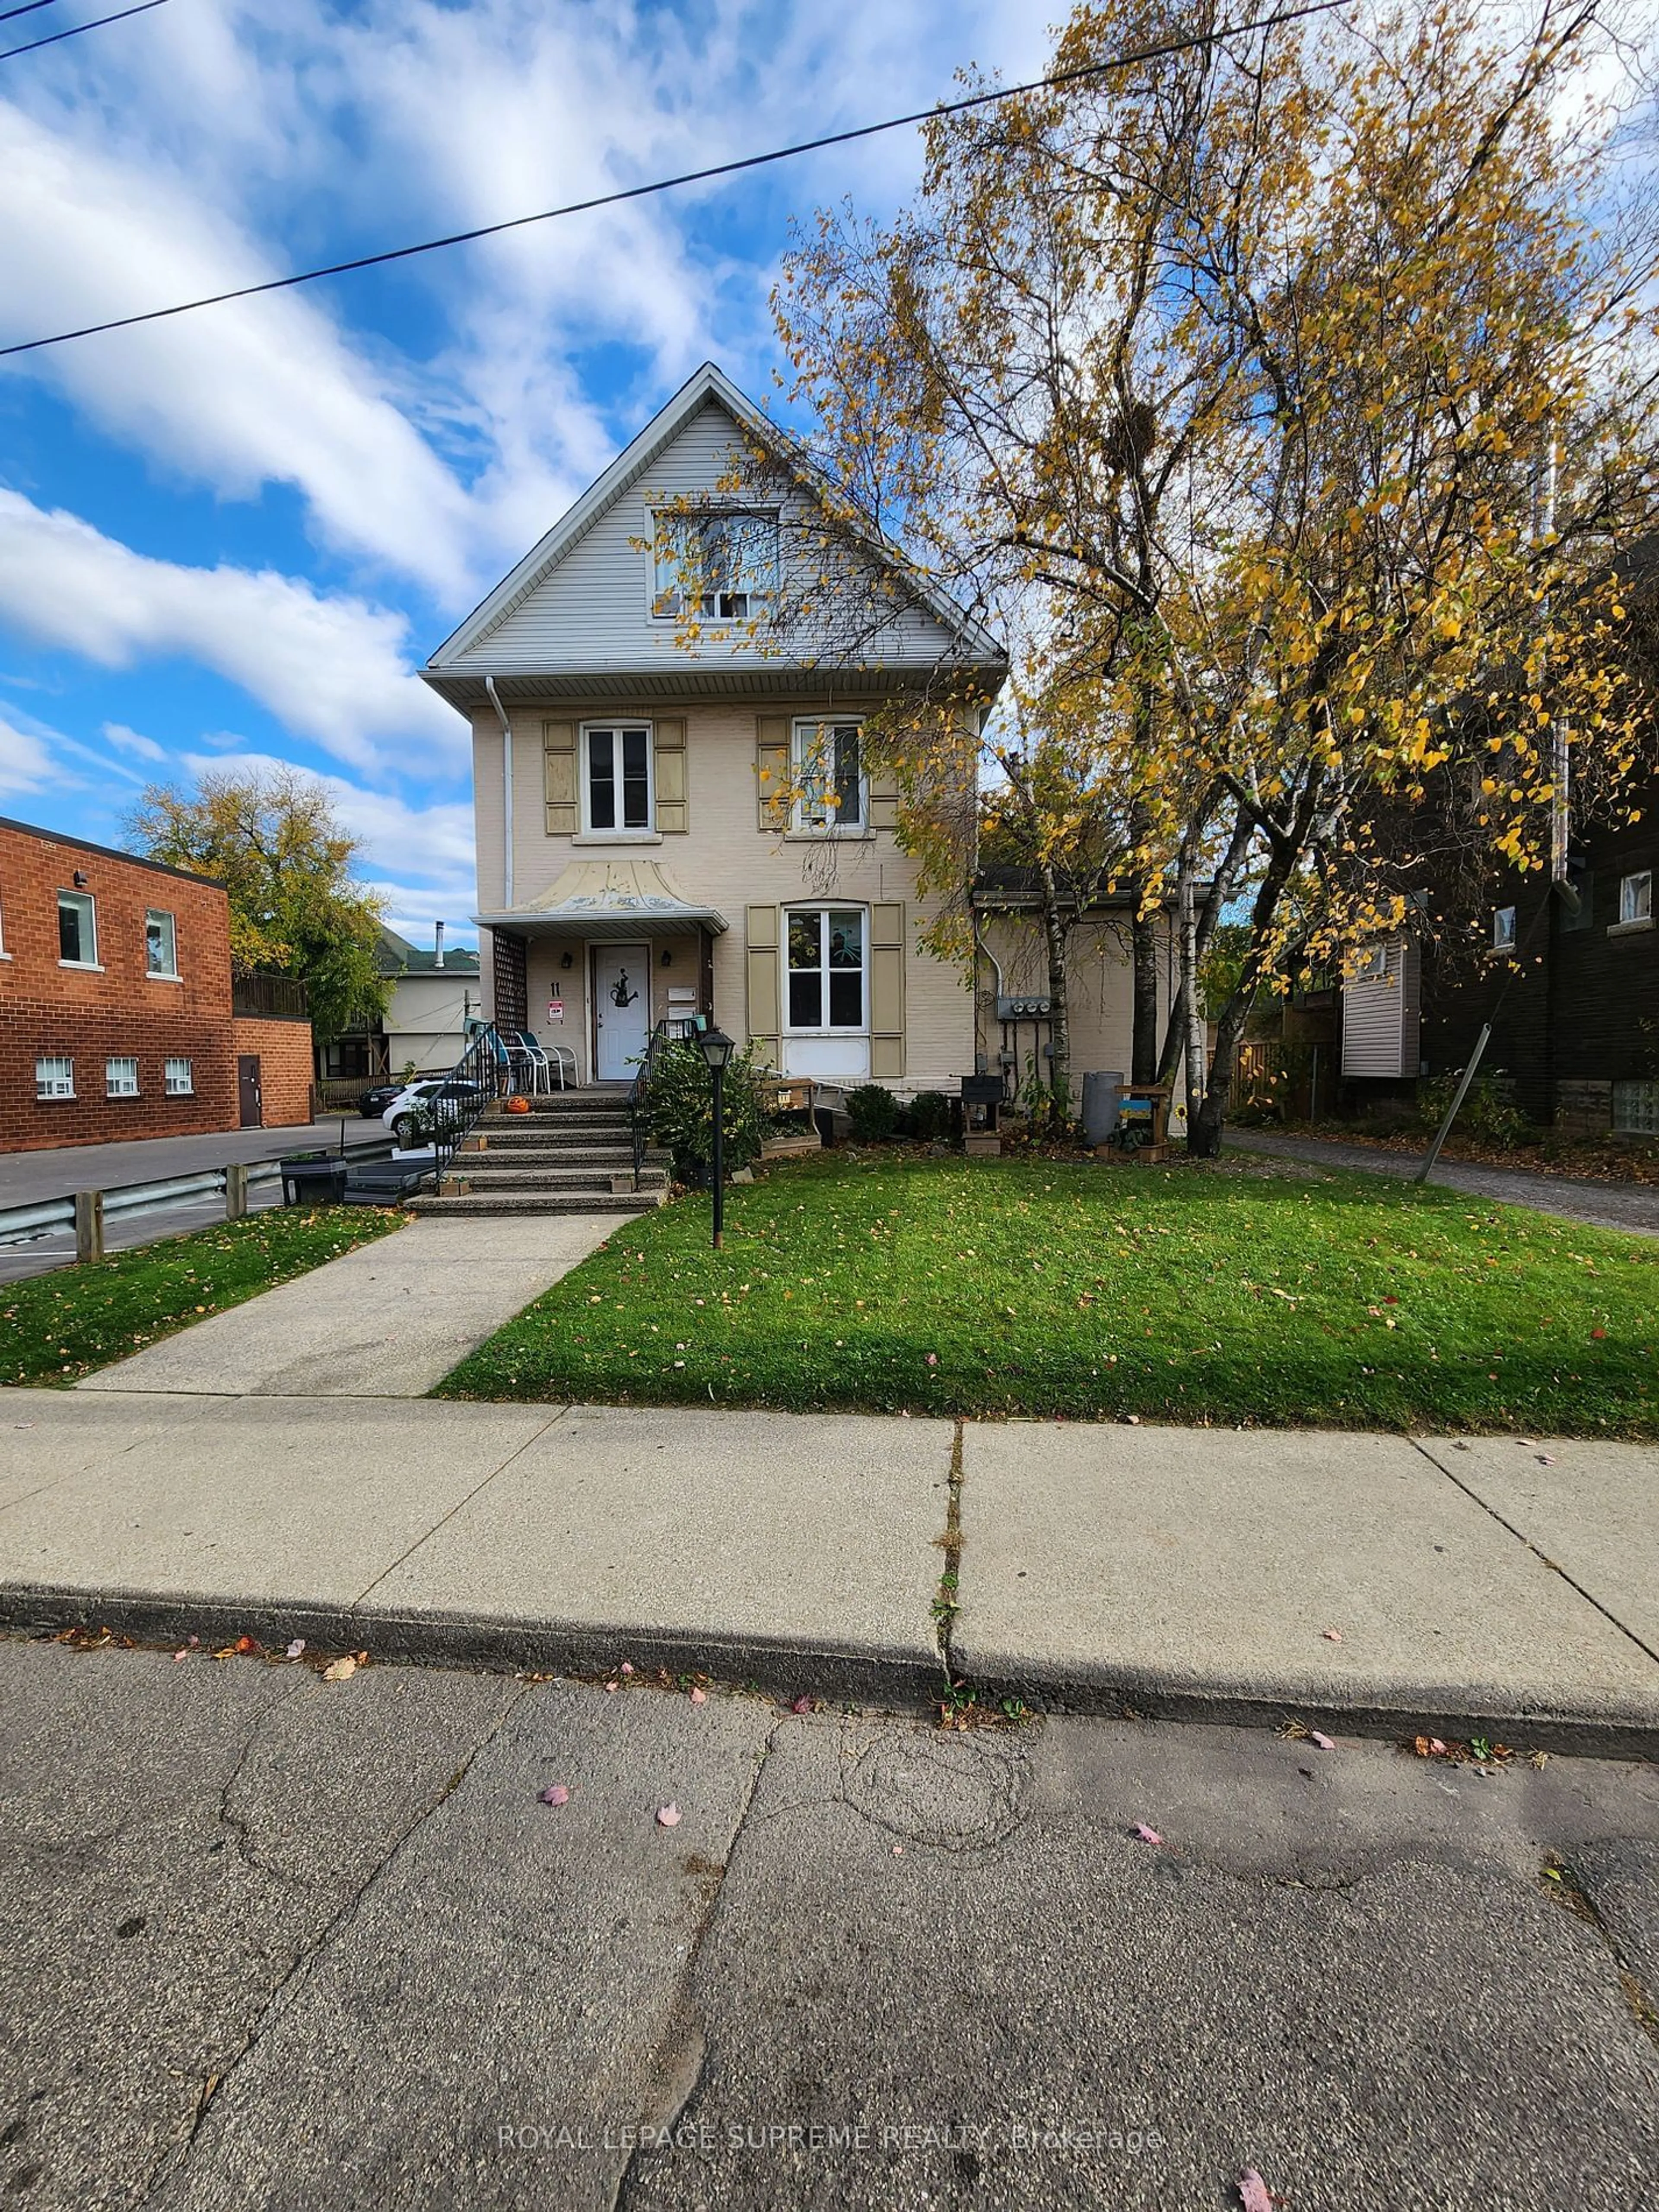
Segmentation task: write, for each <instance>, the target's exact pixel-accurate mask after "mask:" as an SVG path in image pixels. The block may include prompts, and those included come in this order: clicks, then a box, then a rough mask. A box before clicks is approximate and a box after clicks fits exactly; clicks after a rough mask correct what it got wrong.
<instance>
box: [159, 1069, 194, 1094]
mask: <svg viewBox="0 0 1659 2212" xmlns="http://www.w3.org/2000/svg"><path fill="white" fill-rule="evenodd" d="M162 1076H163V1082H164V1085H165V1088H166V1091H167V1097H169V1098H189V1097H193V1096H194V1095H195V1091H196V1068H195V1063H194V1062H193V1061H191V1060H168V1061H167V1062H166V1064H165V1066H164V1067H163V1070H162Z"/></svg>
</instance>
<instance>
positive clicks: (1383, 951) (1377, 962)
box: [1352, 945, 1389, 983]
mask: <svg viewBox="0 0 1659 2212" xmlns="http://www.w3.org/2000/svg"><path fill="white" fill-rule="evenodd" d="M1388 972H1389V948H1388V946H1387V945H1367V946H1366V947H1365V950H1364V951H1363V952H1360V953H1357V954H1356V955H1355V957H1354V963H1353V976H1352V981H1354V982H1356V983H1379V982H1381V981H1383V977H1384V976H1385V975H1387V974H1388Z"/></svg>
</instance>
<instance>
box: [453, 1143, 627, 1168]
mask: <svg viewBox="0 0 1659 2212" xmlns="http://www.w3.org/2000/svg"><path fill="white" fill-rule="evenodd" d="M669 1157H670V1156H669V1155H668V1153H666V1152H647V1154H646V1155H645V1160H646V1164H647V1166H648V1167H653V1168H665V1167H666V1166H667V1165H668V1164H669ZM455 1158H456V1160H457V1162H458V1163H459V1162H460V1161H462V1160H465V1162H466V1163H467V1164H468V1165H469V1167H471V1166H474V1165H476V1164H477V1163H478V1162H479V1161H480V1160H488V1161H490V1162H492V1163H494V1164H496V1165H498V1166H501V1167H512V1168H537V1167H547V1168H556V1167H558V1168H562V1167H571V1168H617V1169H622V1168H630V1169H631V1168H632V1166H633V1164H634V1147H633V1146H631V1145H498V1144H496V1143H495V1141H494V1140H493V1139H492V1140H491V1142H490V1145H489V1149H488V1151H486V1152H468V1151H466V1150H465V1147H463V1149H462V1150H461V1151H460V1152H457V1153H456V1155H455Z"/></svg>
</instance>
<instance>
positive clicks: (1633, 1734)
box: [952, 1661, 1659, 1760]
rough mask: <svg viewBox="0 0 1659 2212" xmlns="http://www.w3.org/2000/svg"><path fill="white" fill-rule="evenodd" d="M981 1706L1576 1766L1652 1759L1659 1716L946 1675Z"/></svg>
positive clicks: (1012, 1673)
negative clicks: (1488, 1753) (1290, 1733)
mask: <svg viewBox="0 0 1659 2212" xmlns="http://www.w3.org/2000/svg"><path fill="white" fill-rule="evenodd" d="M952 1679H953V1680H965V1681H966V1682H967V1684H968V1685H969V1687H971V1688H972V1689H973V1690H974V1691H975V1692H976V1694H977V1695H978V1696H979V1697H980V1699H981V1700H985V1699H989V1700H991V1701H998V1700H1000V1699H1004V1698H1015V1699H1018V1700H1019V1702H1020V1703H1021V1704H1022V1705H1024V1706H1025V1707H1026V1708H1027V1709H1028V1711H1036V1712H1045V1713H1076V1714H1082V1715H1085V1716H1088V1717H1094V1718H1103V1719H1109V1720H1147V1721H1190V1722H1198V1723H1206V1724H1209V1725H1213V1726H1217V1727H1225V1728H1264V1729H1278V1728H1282V1727H1283V1726H1284V1725H1285V1723H1286V1722H1287V1721H1292V1720H1295V1721H1300V1722H1302V1723H1304V1725H1305V1726H1308V1727H1323V1728H1324V1729H1327V1730H1328V1732H1330V1733H1333V1734H1337V1733H1340V1734H1342V1735H1362V1736H1375V1737H1380V1738H1382V1739H1383V1740H1384V1741H1389V1742H1406V1741H1409V1740H1410V1739H1411V1738H1412V1737H1413V1736H1419V1735H1430V1736H1440V1737H1443V1739H1445V1740H1446V1741H1467V1740H1468V1738H1469V1737H1471V1736H1477V1735H1478V1736H1485V1737H1486V1738H1488V1739H1489V1740H1490V1741H1492V1742H1493V1743H1502V1744H1507V1745H1508V1746H1509V1747H1510V1749H1511V1750H1513V1751H1547V1752H1551V1753H1556V1754H1558V1755H1570V1756H1576V1757H1578V1758H1583V1759H1652V1760H1659V1712H1654V1713H1645V1714H1644V1713H1641V1712H1636V1711H1630V1712H1624V1713H1621V1712H1619V1711H1602V1712H1589V1711H1581V1712H1574V1711H1568V1710H1551V1709H1543V1708H1538V1709H1531V1710H1529V1709H1527V1708H1525V1707H1523V1706H1521V1705H1511V1706H1510V1707H1509V1708H1508V1709H1507V1710H1498V1705H1499V1701H1498V1699H1493V1698H1492V1697H1491V1696H1490V1694H1487V1693H1483V1692H1481V1691H1480V1690H1478V1689H1474V1688H1473V1687H1472V1688H1471V1689H1470V1691H1469V1692H1468V1693H1460V1692H1458V1691H1457V1690H1456V1689H1455V1687H1452V1686H1447V1688H1446V1689H1445V1690H1444V1691H1443V1692H1442V1693H1441V1694H1440V1695H1438V1696H1437V1697H1436V1698H1434V1699H1428V1700H1419V1701H1417V1702H1413V1701H1412V1700H1409V1699H1404V1698H1402V1699H1393V1698H1391V1697H1390V1696H1389V1693H1388V1692H1387V1690H1386V1688H1380V1687H1377V1686H1370V1687H1369V1688H1367V1687H1364V1686H1356V1687H1355V1689H1354V1691H1353V1692H1352V1693H1350V1694H1348V1695H1346V1696H1345V1697H1344V1698H1342V1699H1339V1700H1334V1701H1333V1700H1328V1699H1326V1700H1321V1699H1314V1698H1303V1699H1297V1698H1293V1697H1290V1696H1286V1695H1285V1694H1283V1693H1275V1694H1267V1693H1262V1692H1255V1691H1254V1690H1251V1689H1249V1688H1247V1687H1244V1686H1240V1685H1236V1684H1226V1683H1222V1682H1216V1683H1213V1684H1206V1683H1204V1682H1200V1681H1194V1680H1192V1678H1191V1677H1190V1675H1187V1674H1183V1675H1182V1678H1181V1679H1180V1680H1175V1679H1173V1678H1164V1677H1160V1676H1158V1675H1156V1674H1152V1673H1150V1672H1142V1673H1130V1672H1107V1671H1104V1670H1103V1671H1102V1672H1101V1673H1100V1674H1098V1675H1093V1674H1082V1675H1080V1676H1079V1678H1071V1677H1061V1676H1060V1675H1057V1674H1053V1673H1051V1672H1050V1671H1049V1670H1048V1669H1047V1668H1021V1667H1018V1666H1017V1665H1015V1664H1013V1663H1012V1662H1006V1661H1005V1662H1002V1663H1001V1664H1000V1665H998V1666H997V1667H996V1668H994V1669H993V1670H991V1671H990V1672H988V1673H987V1674H984V1675H980V1674H967V1675H961V1674H954V1673H953V1675H952Z"/></svg>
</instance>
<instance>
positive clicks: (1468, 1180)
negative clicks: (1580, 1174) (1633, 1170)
mask: <svg viewBox="0 0 1659 2212" xmlns="http://www.w3.org/2000/svg"><path fill="white" fill-rule="evenodd" d="M1227 1145H1228V1147H1229V1149H1230V1150H1231V1151H1233V1152H1266V1153H1267V1154H1269V1155H1271V1156H1272V1157H1273V1158H1275V1159H1281V1160H1315V1161H1317V1162H1318V1164H1320V1165H1321V1166H1322V1167H1330V1168H1358V1169H1359V1170H1362V1172H1364V1174H1366V1175H1383V1176H1396V1177H1399V1178H1401V1179H1403V1180H1409V1179H1410V1178H1411V1177H1412V1176H1414V1175H1415V1174H1416V1173H1417V1171H1418V1170H1419V1167H1421V1165H1422V1164H1423V1160H1422V1154H1421V1153H1419V1152H1386V1151H1384V1150H1383V1147H1382V1146H1372V1145H1344V1144H1340V1143H1338V1142H1336V1141H1335V1140H1334V1139H1331V1138H1328V1137H1281V1136H1279V1135H1278V1134H1276V1133H1273V1132H1271V1131H1269V1130H1267V1129H1237V1128H1231V1127H1230V1128H1229V1129H1228V1131H1227ZM1425 1149H1426V1144H1425ZM1430 1180H1431V1182H1436V1183H1439V1184H1441V1185H1443V1187H1444V1188H1446V1189H1447V1190H1465V1191H1468V1194H1469V1195H1470V1197H1471V1198H1487V1199H1495V1200H1498V1202H1499V1203H1500V1204H1502V1205H1504V1206H1530V1207H1531V1208H1532V1210H1533V1211H1534V1213H1553V1214H1556V1215H1558V1216H1559V1218H1561V1219H1562V1220H1563V1221H1583V1222H1588V1223H1589V1224H1590V1225H1592V1226H1593V1227H1595V1228H1597V1229H1622V1230H1625V1231H1628V1233H1629V1234H1630V1235H1632V1236H1633V1237H1659V1188H1655V1187H1654V1186H1653V1185H1651V1184H1650V1183H1633V1182H1580V1181H1578V1180H1577V1178H1575V1177H1573V1176H1553V1175H1543V1174H1541V1173H1540V1172H1539V1171H1538V1170H1536V1169H1535V1168H1489V1167H1481V1166H1479V1165H1477V1164H1475V1163H1474V1161H1472V1160H1449V1159H1445V1158H1442V1159H1440V1160H1438V1161H1437V1162H1436V1164H1435V1170H1434V1173H1433V1175H1432V1176H1431V1178H1430Z"/></svg>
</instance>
